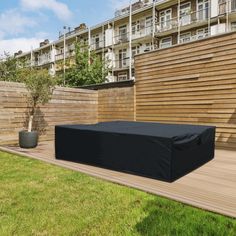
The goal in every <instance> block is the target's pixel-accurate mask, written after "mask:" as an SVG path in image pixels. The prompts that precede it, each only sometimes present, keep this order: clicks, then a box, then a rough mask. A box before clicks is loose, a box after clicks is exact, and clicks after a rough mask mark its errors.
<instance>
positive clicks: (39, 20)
mask: <svg viewBox="0 0 236 236" xmlns="http://www.w3.org/2000/svg"><path fill="white" fill-rule="evenodd" d="M128 3H129V0H68V1H66V0H0V54H2V53H3V52H4V51H7V52H10V53H13V52H15V51H18V50H20V49H22V50H23V51H28V50H30V48H31V46H32V47H33V48H35V47H37V45H38V43H39V41H41V40H43V39H45V38H48V39H50V40H55V39H56V38H57V37H58V32H59V31H60V30H61V29H62V28H63V26H64V25H66V26H70V27H72V28H73V27H75V26H78V25H79V24H80V23H83V22H84V23H86V24H87V25H88V26H92V25H96V24H97V23H100V22H102V21H105V20H107V19H109V18H112V17H113V16H114V11H115V9H117V8H119V7H120V6H122V5H124V4H128Z"/></svg>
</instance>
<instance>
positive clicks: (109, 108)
mask: <svg viewBox="0 0 236 236" xmlns="http://www.w3.org/2000/svg"><path fill="white" fill-rule="evenodd" d="M114 120H130V121H133V120H134V87H133V86H131V87H124V88H110V89H102V90H99V91H98V121H99V122H103V121H114Z"/></svg>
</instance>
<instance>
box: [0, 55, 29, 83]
mask: <svg viewBox="0 0 236 236" xmlns="http://www.w3.org/2000/svg"><path fill="white" fill-rule="evenodd" d="M24 64H25V62H24V61H19V60H17V59H16V58H14V57H12V56H10V54H9V53H6V52H4V55H1V56H0V80H2V81H13V82H18V79H19V77H18V75H19V73H20V70H21V68H23V67H24Z"/></svg>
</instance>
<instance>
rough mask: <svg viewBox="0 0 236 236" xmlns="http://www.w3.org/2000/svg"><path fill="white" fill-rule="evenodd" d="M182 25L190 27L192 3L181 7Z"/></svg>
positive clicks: (180, 17)
mask: <svg viewBox="0 0 236 236" xmlns="http://www.w3.org/2000/svg"><path fill="white" fill-rule="evenodd" d="M179 19H180V24H181V25H182V26H183V25H188V24H190V23H191V3H190V2H188V3H184V4H181V5H180V11H179Z"/></svg>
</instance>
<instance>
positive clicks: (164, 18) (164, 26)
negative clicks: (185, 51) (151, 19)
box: [160, 9, 172, 30]
mask: <svg viewBox="0 0 236 236" xmlns="http://www.w3.org/2000/svg"><path fill="white" fill-rule="evenodd" d="M171 18H172V11H171V9H168V10H165V11H162V12H160V28H161V30H169V29H171V28H172V24H171Z"/></svg>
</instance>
